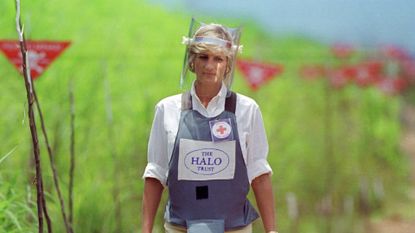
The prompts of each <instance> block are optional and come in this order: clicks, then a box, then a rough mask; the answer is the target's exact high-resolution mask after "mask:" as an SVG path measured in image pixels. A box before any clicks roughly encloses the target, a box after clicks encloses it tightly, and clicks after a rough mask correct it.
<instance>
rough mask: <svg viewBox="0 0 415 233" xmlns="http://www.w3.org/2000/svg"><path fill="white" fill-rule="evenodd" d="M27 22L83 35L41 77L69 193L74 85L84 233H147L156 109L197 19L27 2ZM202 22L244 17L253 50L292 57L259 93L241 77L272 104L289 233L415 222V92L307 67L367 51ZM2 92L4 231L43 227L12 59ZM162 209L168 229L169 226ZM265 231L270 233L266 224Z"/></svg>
mask: <svg viewBox="0 0 415 233" xmlns="http://www.w3.org/2000/svg"><path fill="white" fill-rule="evenodd" d="M14 7H15V5H14V2H13V1H11V0H9V1H0V9H1V10H0V11H1V17H0V39H16V38H17V36H16V32H15V21H14V20H15V18H14V17H15V10H14ZM22 17H23V23H24V25H25V32H26V37H27V39H31V40H44V39H47V40H69V41H71V46H70V47H69V48H68V49H67V50H66V51H65V52H64V53H63V55H62V56H61V57H60V58H58V60H56V61H55V62H54V63H53V65H51V67H50V68H49V69H48V70H47V71H46V72H45V73H44V74H43V75H42V76H41V77H40V78H39V79H37V80H36V81H35V86H36V90H37V95H38V97H39V102H40V104H41V106H42V111H43V114H44V118H45V123H46V127H47V130H48V133H49V139H50V141H51V144H52V150H53V153H54V156H55V163H56V166H57V170H58V172H59V181H60V184H61V188H62V191H63V194H64V197H65V200H67V198H68V195H67V193H68V190H67V186H68V174H69V146H70V145H69V141H70V119H69V116H70V105H69V85H70V83H71V82H73V84H74V88H73V89H74V95H75V114H76V116H75V135H76V139H75V142H76V144H75V153H76V168H75V169H76V170H75V177H74V179H75V186H74V189H75V190H74V226H73V227H74V232H86V233H95V232H97V233H98V232H100V233H107V232H139V231H140V217H141V216H140V214H141V196H142V190H143V181H142V179H141V176H142V173H143V170H144V167H145V165H146V159H147V158H146V150H147V139H148V133H149V130H150V127H151V123H152V118H153V114H154V105H155V104H156V103H157V102H158V101H159V100H160V99H161V98H163V97H165V96H168V95H172V94H175V93H177V92H179V91H180V90H179V76H180V72H181V66H182V61H183V60H182V59H183V52H184V47H183V45H181V43H180V42H181V38H182V36H183V35H186V33H187V29H188V24H189V21H190V17H191V14H190V13H186V12H182V11H171V10H170V11H169V10H166V9H164V8H163V7H160V6H157V5H153V4H150V3H149V2H146V1H138V0H135V1H131V0H124V1H118V2H117V3H114V1H108V0H100V1H95V0H92V1H80V0H72V1H58V0H50V1H48V2H47V3H45V2H39V1H23V2H22ZM200 20H202V21H205V22H219V23H223V24H226V25H229V26H237V25H239V24H243V25H244V27H243V34H242V39H241V44H243V45H244V51H243V54H242V55H241V57H242V58H254V59H259V60H262V61H266V62H270V63H279V64H283V65H284V73H283V74H282V75H281V76H278V77H277V78H276V79H274V80H272V81H270V82H269V83H268V84H267V85H265V86H263V87H262V88H261V89H260V90H259V91H256V92H254V91H252V90H250V89H249V87H248V85H247V84H246V83H245V80H244V79H243V78H242V75H241V73H239V72H237V73H236V76H235V81H234V85H233V89H234V90H235V91H237V92H240V93H242V94H245V95H248V96H251V97H252V98H254V99H255V100H256V101H257V102H258V103H259V105H260V107H261V109H262V113H263V117H264V121H265V126H266V130H267V135H268V140H269V144H270V153H269V161H270V163H271V166H272V167H273V170H274V175H273V182H274V189H275V197H276V200H277V223H278V226H279V231H280V232H292V233H296V232H308V233H311V232H327V233H328V232H339V233H341V232H344V233H346V232H368V231H370V226H368V224H370V222H371V221H373V219H382V218H385V217H388V216H399V218H404V219H413V218H415V216H414V215H415V214H414V213H412V211H411V209H412V208H413V204H412V203H413V202H412V201H413V200H411V199H410V195H409V193H410V191H411V187H412V186H411V182H410V169H411V167H410V165H411V163H410V161H411V159H410V157H409V156H407V154H406V153H405V151H404V150H403V149H402V146H401V141H402V135H403V131H405V130H406V129H405V128H404V127H405V124H404V123H403V116H402V109H403V107H404V106H406V105H408V104H409V105H411V104H412V105H413V104H414V101H413V97H411V96H410V95H411V94H410V91H407V92H406V94H405V95H402V96H398V95H395V96H390V95H385V94H384V93H382V92H381V91H379V90H378V89H377V88H374V87H368V88H360V87H358V86H356V85H352V84H351V85H348V86H346V87H344V88H338V89H336V88H332V87H331V86H330V85H329V82H328V81H327V80H326V79H325V78H324V77H323V78H317V79H315V80H306V79H304V78H303V77H302V76H301V75H300V74H299V70H300V69H301V67H302V66H303V65H304V64H324V65H325V66H337V65H341V64H342V63H345V62H353V59H359V58H360V57H361V56H362V53H357V54H356V55H354V56H355V57H354V58H352V59H351V60H350V61H349V60H347V61H345V60H342V59H339V58H336V57H335V56H333V54H332V53H331V51H330V47H329V46H328V45H326V44H322V43H320V42H318V41H313V40H310V39H307V38H304V37H300V36H293V35H287V36H278V37H277V36H271V35H269V34H267V33H266V32H264V31H263V30H262V29H260V27H258V25H256V24H255V23H253V22H251V21H249V20H244V19H231V18H220V19H217V18H211V17H209V16H204V17H202V18H200ZM0 88H1V98H0V109H2V111H1V117H0V129H1V134H0V143H1V146H0V232H37V217H36V191H35V185H34V184H33V180H34V176H35V173H34V167H33V159H32V158H33V156H32V145H31V138H30V133H29V127H28V120H27V113H26V108H27V103H26V102H27V100H26V92H25V89H24V82H23V80H22V78H21V75H20V74H19V73H18V72H17V71H16V69H15V68H14V67H13V66H12V65H11V64H9V62H8V60H7V59H6V58H5V57H3V56H2V57H0ZM412 89H413V88H412ZM109 115H112V121H110V120H109V118H108V116H109ZM40 138H41V140H40V145H41V157H42V171H43V177H44V182H45V184H44V187H45V190H46V192H47V196H46V201H47V207H48V209H49V212H50V215H51V218H52V222H53V227H54V231H55V232H65V229H64V224H63V221H62V218H61V215H60V206H59V203H58V200H57V197H56V192H55V190H54V187H53V183H52V182H53V180H52V175H51V169H50V165H49V161H48V159H47V152H46V148H45V147H44V146H43V138H42V137H40ZM13 148H15V150H14V151H12V150H13ZM11 151H12V153H9V152H11ZM6 155H7V157H6ZM114 190H115V192H114ZM114 193H117V194H116V195H114ZM164 198H165V197H164ZM251 198H252V197H251ZM162 205H163V204H162ZM116 209H118V210H119V211H115V210H116ZM162 212H163V207H161V208H159V215H158V217H157V223H156V226H155V231H154V232H163V231H162V222H163V220H162ZM254 227H255V230H254V232H261V230H262V226H261V223H260V221H257V222H256V223H255V225H254Z"/></svg>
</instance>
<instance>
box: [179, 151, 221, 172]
mask: <svg viewBox="0 0 415 233" xmlns="http://www.w3.org/2000/svg"><path fill="white" fill-rule="evenodd" d="M184 164H185V166H186V168H187V169H189V170H190V171H192V172H193V173H196V174H199V175H214V174H218V173H219V172H221V171H223V170H225V169H226V168H227V167H228V165H229V155H228V154H226V153H225V152H224V151H222V150H219V149H215V148H204V149H198V150H194V151H191V152H189V153H188V154H186V156H185V158H184Z"/></svg>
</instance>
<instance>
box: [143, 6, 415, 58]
mask: <svg viewBox="0 0 415 233" xmlns="http://www.w3.org/2000/svg"><path fill="white" fill-rule="evenodd" d="M149 1H150V2H153V3H158V4H161V5H164V6H166V8H167V9H178V8H180V9H182V10H184V11H187V12H189V13H191V14H193V15H198V14H201V15H208V16H213V17H220V18H224V17H231V18H247V19H250V20H253V21H255V22H256V23H258V24H259V25H260V26H261V27H262V28H263V29H264V30H266V31H268V32H269V33H270V34H273V35H276V36H283V35H286V34H289V35H296V34H298V35H301V36H306V37H309V38H312V39H316V40H319V41H322V42H324V43H331V44H332V43H350V44H353V45H355V46H358V47H363V48H371V47H377V46H381V45H397V46H400V47H402V48H404V49H407V50H409V51H410V52H411V53H412V55H415V1H413V0H285V1H283V0H208V1H206V0H205V1H203V0H202V1H198V0H149Z"/></svg>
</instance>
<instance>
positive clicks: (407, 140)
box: [368, 105, 415, 233]
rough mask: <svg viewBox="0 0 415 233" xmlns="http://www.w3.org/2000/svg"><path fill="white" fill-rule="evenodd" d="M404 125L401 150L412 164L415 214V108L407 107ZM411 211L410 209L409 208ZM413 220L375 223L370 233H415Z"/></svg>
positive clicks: (414, 219)
mask: <svg viewBox="0 0 415 233" xmlns="http://www.w3.org/2000/svg"><path fill="white" fill-rule="evenodd" d="M401 120H402V125H403V126H404V129H403V132H402V133H403V134H402V141H401V145H400V146H401V149H402V150H403V151H404V153H405V154H407V155H408V156H409V159H410V163H411V180H412V185H413V186H412V187H413V188H412V192H411V193H410V194H409V199H410V200H411V201H409V203H408V205H412V206H413V207H414V208H412V209H413V211H414V212H415V107H414V106H409V105H406V106H404V110H403V113H402V118H401ZM407 208H409V209H410V207H407ZM411 218H412V219H403V218H402V217H401V216H399V215H397V216H393V217H389V218H386V219H383V220H381V221H374V222H372V224H371V227H370V233H415V214H413V215H412V217H411ZM368 233H369V232H368Z"/></svg>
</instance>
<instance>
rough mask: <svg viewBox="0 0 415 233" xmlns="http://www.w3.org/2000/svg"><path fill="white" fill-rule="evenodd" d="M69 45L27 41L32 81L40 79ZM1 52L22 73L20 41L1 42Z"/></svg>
mask: <svg viewBox="0 0 415 233" xmlns="http://www.w3.org/2000/svg"><path fill="white" fill-rule="evenodd" d="M69 45H70V42H69V41H30V40H28V41H26V46H27V50H28V56H29V67H30V74H31V76H32V79H33V80H35V79H36V78H37V77H39V76H40V75H41V74H42V73H43V72H44V71H45V70H46V69H47V67H48V66H49V65H50V64H51V63H52V62H53V61H54V60H55V59H56V58H57V57H59V55H60V54H61V53H62V52H63V51H64V50H65V49H66V48H67V47H68V46H69ZM0 50H1V51H2V52H3V53H4V55H6V57H7V59H9V61H10V62H11V63H12V64H13V65H14V66H15V67H16V68H17V70H18V71H19V72H20V73H22V54H21V52H20V45H19V41H17V40H0Z"/></svg>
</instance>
